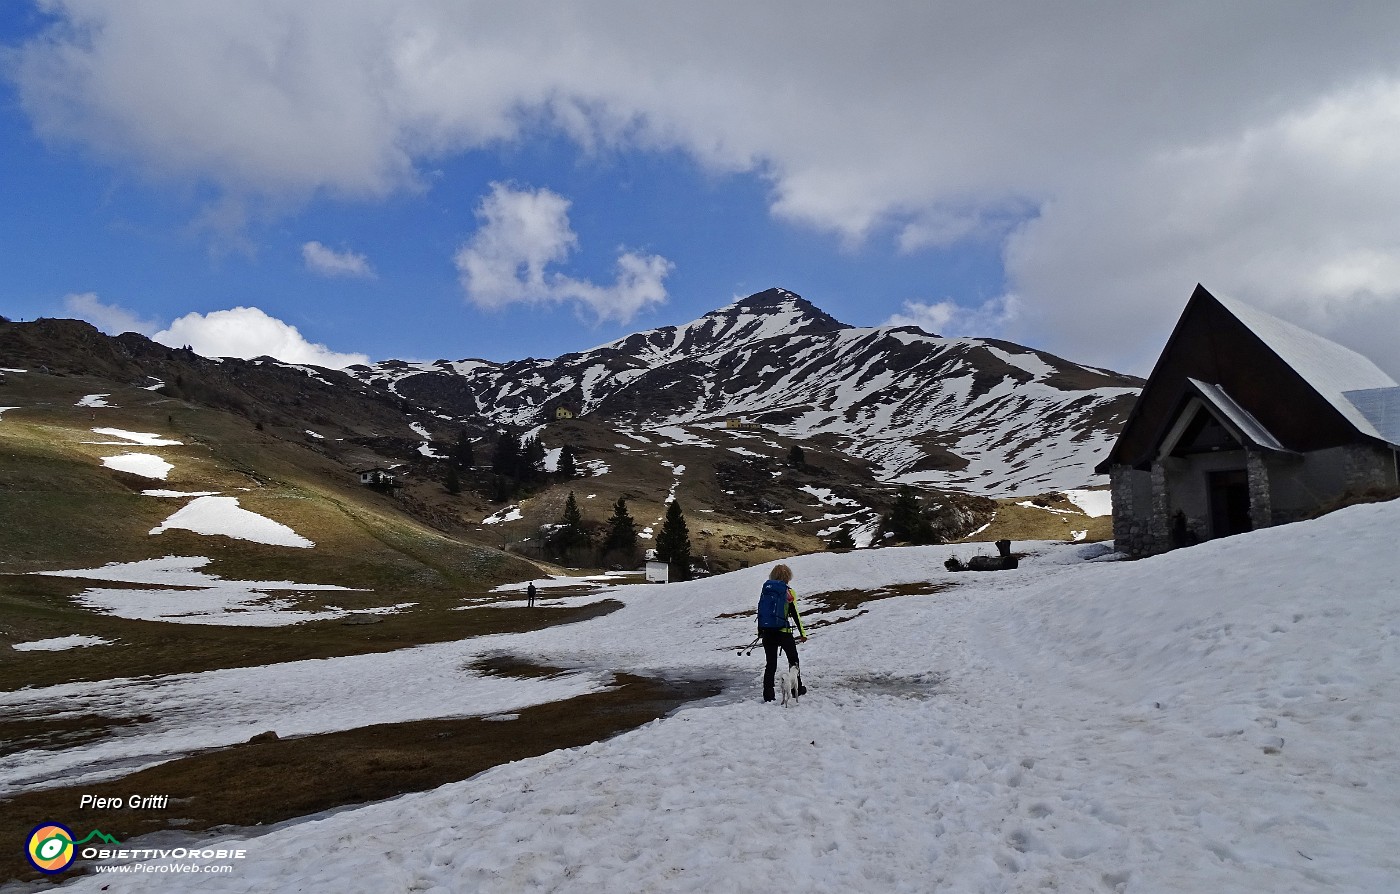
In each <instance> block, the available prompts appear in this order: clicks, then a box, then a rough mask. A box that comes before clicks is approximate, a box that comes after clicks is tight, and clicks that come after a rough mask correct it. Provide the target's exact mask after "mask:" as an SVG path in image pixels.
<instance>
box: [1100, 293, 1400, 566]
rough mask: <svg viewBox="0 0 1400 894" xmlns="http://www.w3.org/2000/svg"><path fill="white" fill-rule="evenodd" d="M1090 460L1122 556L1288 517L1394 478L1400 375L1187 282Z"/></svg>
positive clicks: (1399, 473)
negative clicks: (1123, 407)
mask: <svg viewBox="0 0 1400 894" xmlns="http://www.w3.org/2000/svg"><path fill="white" fill-rule="evenodd" d="M1096 471H1098V472H1099V473H1107V474H1108V475H1109V476H1110V480H1111V483H1112V493H1113V536H1114V540H1115V542H1116V545H1117V547H1118V549H1119V550H1120V551H1121V552H1124V553H1127V554H1128V555H1133V556H1144V555H1152V554H1155V553H1160V552H1165V551H1167V550H1169V549H1172V548H1174V547H1177V546H1184V545H1187V544H1191V543H1196V542H1198V541H1201V540H1209V539H1213V538H1216V537H1227V536H1230V535H1231V534H1239V533H1242V532H1245V531H1250V530H1253V529H1255V528H1263V527H1268V526H1271V525H1278V524H1284V523H1286V522H1291V521H1297V520H1299V519H1301V518H1306V517H1308V516H1310V515H1312V514H1314V513H1316V512H1317V511H1318V510H1319V509H1322V508H1324V507H1326V506H1328V505H1329V504H1335V503H1336V502H1337V501H1339V500H1341V499H1342V498H1343V497H1345V496H1347V495H1349V494H1356V493H1360V492H1364V491H1368V490H1373V489H1382V490H1388V489H1392V488H1400V385H1397V384H1396V382H1395V380H1394V379H1392V378H1390V376H1388V375H1386V374H1385V373H1384V372H1382V371H1381V370H1380V368H1378V367H1377V366H1376V365H1375V364H1374V363H1372V362H1371V361H1370V360H1368V359H1366V358H1365V357H1363V356H1361V355H1360V354H1357V353H1356V352H1354V351H1351V350H1349V349H1347V348H1344V347H1342V346H1341V345H1339V344H1336V343H1334V342H1331V341H1328V340H1327V339H1325V338H1323V337H1321V336H1319V335H1316V334H1314V333H1312V332H1309V331H1307V330H1305V329H1302V328H1299V327H1298V326H1294V325H1293V324H1291V323H1286V322H1284V321H1283V320H1280V319H1278V318H1276V317H1273V316H1270V315H1269V314H1266V313H1264V312H1263V311H1260V310H1257V309H1255V308H1253V307H1250V306H1249V305H1247V304H1243V303H1241V302H1238V301H1233V300H1230V299H1227V298H1218V297H1216V296H1214V295H1212V294H1211V293H1210V292H1208V291H1206V290H1205V288H1203V287H1201V286H1199V285H1198V286H1197V287H1196V291H1195V292H1194V293H1193V294H1192V295H1191V299H1190V300H1189V301H1188V302H1187V304H1186V309H1185V310H1184V311H1183V312H1182V315H1181V319H1180V320H1179V321H1178V322H1177V324H1176V328H1175V329H1174V330H1173V331H1172V334H1171V337H1170V338H1169V339H1168V340H1167V345H1166V347H1165V348H1164V349H1163V351H1162V356H1161V357H1160V358H1158V360H1157V365H1156V366H1155V367H1154V368H1153V370H1152V374H1151V376H1149V377H1148V380H1147V384H1146V385H1144V386H1143V389H1142V394H1141V396H1140V397H1139V398H1138V401H1137V403H1136V404H1135V405H1134V407H1133V410H1132V412H1131V413H1130V414H1129V416H1128V419H1127V421H1126V422H1125V423H1124V425H1123V430H1122V432H1121V433H1120V434H1119V436H1118V440H1117V442H1116V443H1115V444H1114V445H1113V449H1112V451H1110V453H1109V455H1108V457H1107V458H1106V459H1105V460H1104V461H1103V462H1102V463H1100V464H1099V466H1098V467H1097V469H1096Z"/></svg>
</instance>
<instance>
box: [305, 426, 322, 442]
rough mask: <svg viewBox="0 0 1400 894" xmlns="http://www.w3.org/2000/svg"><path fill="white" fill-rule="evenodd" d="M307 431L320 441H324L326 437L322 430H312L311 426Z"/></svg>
mask: <svg viewBox="0 0 1400 894" xmlns="http://www.w3.org/2000/svg"><path fill="white" fill-rule="evenodd" d="M306 433H307V434H308V435H310V436H311V437H313V438H315V439H316V440H318V441H324V440H325V439H326V436H325V435H323V434H321V433H320V432H315V431H312V430H311V429H309V428H308V429H307V430H306Z"/></svg>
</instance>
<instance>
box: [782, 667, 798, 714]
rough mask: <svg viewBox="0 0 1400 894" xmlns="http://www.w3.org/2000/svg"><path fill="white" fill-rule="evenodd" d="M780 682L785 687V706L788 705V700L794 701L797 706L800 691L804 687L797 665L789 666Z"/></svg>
mask: <svg viewBox="0 0 1400 894" xmlns="http://www.w3.org/2000/svg"><path fill="white" fill-rule="evenodd" d="M779 682H780V683H782V686H783V704H784V705H786V704H787V703H788V699H792V703H793V704H794V705H795V704H797V695H798V691H799V689H800V687H801V686H802V677H801V675H800V674H799V673H798V671H797V665H795V664H790V665H788V669H787V672H786V673H784V674H783V675H782V677H781V678H779Z"/></svg>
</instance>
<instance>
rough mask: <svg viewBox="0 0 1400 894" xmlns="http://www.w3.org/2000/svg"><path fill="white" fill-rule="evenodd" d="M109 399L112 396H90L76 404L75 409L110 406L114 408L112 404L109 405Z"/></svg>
mask: <svg viewBox="0 0 1400 894" xmlns="http://www.w3.org/2000/svg"><path fill="white" fill-rule="evenodd" d="M109 397H111V395H110V394H89V395H87V396H86V397H84V398H83V399H82V400H80V401H78V402H77V403H75V404H74V405H73V406H75V407H110V406H112V404H109V403H107V398H109Z"/></svg>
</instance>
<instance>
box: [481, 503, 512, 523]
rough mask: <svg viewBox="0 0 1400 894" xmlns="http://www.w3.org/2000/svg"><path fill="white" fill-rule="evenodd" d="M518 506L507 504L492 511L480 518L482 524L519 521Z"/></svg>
mask: <svg viewBox="0 0 1400 894" xmlns="http://www.w3.org/2000/svg"><path fill="white" fill-rule="evenodd" d="M521 517H522V516H521V515H520V507H519V506H507V507H506V508H504V509H501V510H499V511H497V512H493V513H491V514H490V515H488V516H486V517H485V518H483V519H482V520H481V523H482V524H483V525H499V524H500V523H501V522H511V521H520V519H521Z"/></svg>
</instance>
